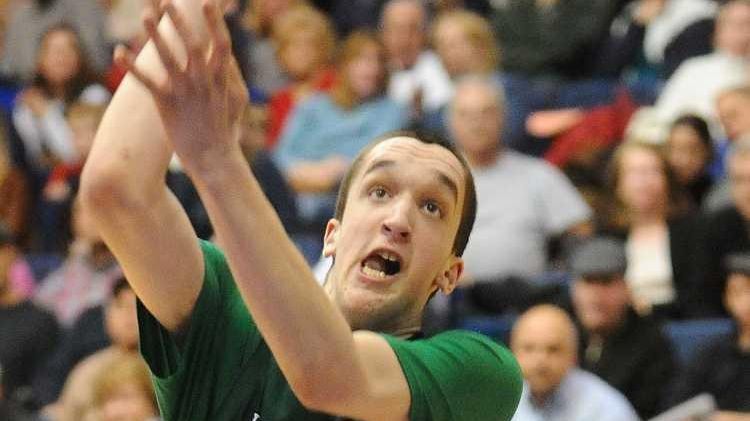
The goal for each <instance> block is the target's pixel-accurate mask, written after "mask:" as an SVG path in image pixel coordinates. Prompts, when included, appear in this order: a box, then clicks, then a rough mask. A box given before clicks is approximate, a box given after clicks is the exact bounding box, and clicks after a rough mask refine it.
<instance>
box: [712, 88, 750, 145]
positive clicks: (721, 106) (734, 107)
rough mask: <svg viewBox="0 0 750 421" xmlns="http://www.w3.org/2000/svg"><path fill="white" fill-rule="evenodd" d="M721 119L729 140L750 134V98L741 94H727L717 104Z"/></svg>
mask: <svg viewBox="0 0 750 421" xmlns="http://www.w3.org/2000/svg"><path fill="white" fill-rule="evenodd" d="M716 105H717V109H718V112H719V119H720V120H721V124H722V126H723V127H724V132H725V134H726V135H727V138H729V140H736V139H738V138H739V137H740V136H742V135H743V134H746V133H750V98H748V97H747V96H745V95H740V94H735V93H732V94H726V95H723V96H721V97H719V100H718V102H717V104H716Z"/></svg>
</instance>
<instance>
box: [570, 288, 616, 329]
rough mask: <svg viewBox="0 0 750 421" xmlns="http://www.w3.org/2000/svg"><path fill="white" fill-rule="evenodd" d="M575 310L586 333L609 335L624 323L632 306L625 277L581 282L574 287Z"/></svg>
mask: <svg viewBox="0 0 750 421" xmlns="http://www.w3.org/2000/svg"><path fill="white" fill-rule="evenodd" d="M572 297H573V307H574V310H575V313H576V316H577V317H578V320H580V321H581V324H582V325H583V327H584V328H585V329H586V331H588V332H591V333H594V334H607V333H609V332H612V331H613V330H615V329H617V328H618V327H619V326H620V325H621V324H622V323H623V321H624V319H625V314H626V312H627V309H628V303H629V302H630V298H629V293H628V286H627V284H626V283H625V280H624V279H623V278H622V276H617V277H616V278H615V279H578V280H576V282H575V283H574V284H573V291H572Z"/></svg>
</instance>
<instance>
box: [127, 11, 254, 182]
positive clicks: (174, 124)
mask: <svg viewBox="0 0 750 421" xmlns="http://www.w3.org/2000/svg"><path fill="white" fill-rule="evenodd" d="M219 10H220V9H219V7H218V5H217V4H216V0H204V2H203V14H204V17H205V20H206V26H207V29H208V35H209V36H208V42H204V41H203V40H201V39H200V37H198V36H197V35H196V34H195V33H194V32H193V31H192V30H191V29H190V27H189V25H188V23H187V21H186V19H185V17H184V16H183V15H182V14H181V13H180V12H179V11H178V10H177V9H176V7H175V6H174V4H173V3H172V1H171V0H164V1H163V2H162V3H161V6H160V10H153V8H149V10H147V12H146V14H145V15H144V19H143V22H144V26H145V29H146V32H147V33H148V35H149V37H150V38H151V41H152V42H153V45H154V47H155V48H156V51H157V52H158V55H159V58H160V59H161V62H162V64H163V66H164V70H165V72H166V75H165V76H164V77H162V78H161V80H157V79H156V78H154V77H153V76H152V75H148V74H146V73H145V72H144V71H143V70H142V69H141V68H140V67H139V66H138V64H137V63H136V62H135V58H134V55H133V54H132V53H131V52H129V51H128V50H126V49H125V48H124V47H120V48H118V49H117V51H116V53H115V60H116V61H117V62H118V63H119V64H120V65H122V66H124V67H125V68H127V69H128V70H129V71H130V73H131V74H132V75H133V76H134V77H135V78H136V79H137V80H139V81H140V82H141V83H142V84H143V85H144V86H145V87H146V89H148V90H149V92H150V93H151V94H152V96H153V98H154V101H155V103H156V106H157V109H158V110H159V114H160V116H161V119H162V122H163V124H164V127H165V130H166V133H167V136H168V138H169V141H170V142H171V144H172V146H173V147H174V150H175V152H176V153H177V155H178V156H179V157H180V160H181V161H182V163H183V166H184V167H185V169H186V171H187V172H188V173H189V174H194V173H196V172H201V171H204V170H210V169H211V168H214V167H215V166H216V165H220V161H221V160H222V159H223V158H226V157H228V156H229V155H230V154H231V153H239V144H238V137H239V130H238V129H239V120H240V119H239V117H240V115H241V112H242V111H243V109H244V107H246V106H247V101H248V95H247V87H246V86H245V83H244V81H243V80H242V76H241V75H240V72H239V68H238V67H237V64H236V62H235V60H234V58H233V57H232V55H231V41H230V39H229V31H228V30H227V27H226V24H225V23H224V20H223V17H222V15H221V13H220V12H219ZM159 13H166V15H168V17H169V19H170V20H171V21H172V24H173V25H174V29H175V31H176V33H177V35H178V36H179V40H180V41H181V42H182V44H183V46H184V50H185V55H186V59H185V60H179V59H178V57H177V54H176V47H177V45H169V44H168V42H167V40H166V39H165V38H164V37H163V36H162V34H161V33H160V31H159V30H158V29H157V22H156V16H157V15H158V14H159ZM183 61H184V63H183Z"/></svg>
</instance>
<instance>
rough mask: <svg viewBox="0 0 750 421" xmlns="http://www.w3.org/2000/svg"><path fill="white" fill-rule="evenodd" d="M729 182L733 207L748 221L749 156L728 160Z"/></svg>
mask: <svg viewBox="0 0 750 421" xmlns="http://www.w3.org/2000/svg"><path fill="white" fill-rule="evenodd" d="M729 180H730V182H731V185H732V198H733V199H734V205H735V206H736V207H737V210H738V211H739V212H740V214H742V216H744V217H745V219H750V154H742V155H735V156H732V157H731V158H730V159H729Z"/></svg>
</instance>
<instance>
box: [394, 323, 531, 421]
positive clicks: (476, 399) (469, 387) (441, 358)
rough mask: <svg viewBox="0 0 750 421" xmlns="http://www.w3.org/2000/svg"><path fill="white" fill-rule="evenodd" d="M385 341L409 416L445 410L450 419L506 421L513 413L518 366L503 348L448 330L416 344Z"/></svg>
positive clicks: (518, 390)
mask: <svg viewBox="0 0 750 421" xmlns="http://www.w3.org/2000/svg"><path fill="white" fill-rule="evenodd" d="M386 339H387V340H388V342H389V344H390V345H391V347H392V348H393V350H394V352H395V353H396V356H397V358H398V360H399V363H400V364H401V367H402V369H403V371H404V374H405V376H406V379H407V382H408V383H409V387H410V389H411V392H412V406H413V408H412V413H413V414H414V413H415V411H417V412H419V411H422V412H421V413H429V412H430V410H435V411H438V412H439V411H440V409H439V408H450V413H451V414H452V415H453V416H454V418H451V419H459V420H475V419H510V418H511V417H512V415H513V413H514V412H515V409H516V406H517V404H518V400H519V399H520V396H521V390H522V379H521V371H520V368H519V366H518V363H517V362H516V360H515V358H514V357H513V355H512V354H511V353H510V351H509V350H508V349H506V348H505V347H503V346H501V345H499V344H498V343H496V342H494V341H492V340H491V339H489V338H487V337H486V336H483V335H479V334H476V333H472V332H464V331H450V332H445V333H441V334H439V335H436V336H434V337H432V338H429V339H424V340H417V341H405V340H401V339H396V338H393V337H388V336H386ZM436 413H437V412H436ZM490 414H491V415H490ZM498 417H499V418H498ZM428 419H431V418H428ZM440 419H442V418H440Z"/></svg>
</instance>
